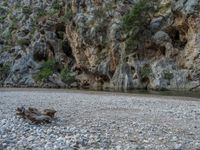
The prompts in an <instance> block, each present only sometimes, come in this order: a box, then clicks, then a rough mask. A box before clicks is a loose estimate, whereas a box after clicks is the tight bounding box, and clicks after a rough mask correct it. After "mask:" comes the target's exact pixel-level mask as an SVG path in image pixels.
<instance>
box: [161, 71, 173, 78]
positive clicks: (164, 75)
mask: <svg viewBox="0 0 200 150" xmlns="http://www.w3.org/2000/svg"><path fill="white" fill-rule="evenodd" d="M163 77H164V79H166V80H171V79H173V78H174V74H173V73H171V72H170V71H169V70H164V71H163Z"/></svg>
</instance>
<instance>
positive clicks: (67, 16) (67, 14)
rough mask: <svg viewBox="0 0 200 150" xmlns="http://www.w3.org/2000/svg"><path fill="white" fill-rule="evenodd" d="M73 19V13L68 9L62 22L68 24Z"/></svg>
mask: <svg viewBox="0 0 200 150" xmlns="http://www.w3.org/2000/svg"><path fill="white" fill-rule="evenodd" d="M72 18H73V12H72V10H71V9H67V10H66V12H65V15H64V16H62V17H61V21H63V22H64V23H68V22H69V21H71V20H72Z"/></svg>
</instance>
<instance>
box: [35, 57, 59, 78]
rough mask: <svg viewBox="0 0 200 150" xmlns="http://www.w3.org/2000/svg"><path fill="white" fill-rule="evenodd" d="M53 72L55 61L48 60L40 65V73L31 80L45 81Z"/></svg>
mask: <svg viewBox="0 0 200 150" xmlns="http://www.w3.org/2000/svg"><path fill="white" fill-rule="evenodd" d="M55 71H56V62H55V60H48V61H46V62H45V63H44V64H43V65H42V67H41V68H40V71H39V72H38V73H37V74H36V75H34V77H33V78H34V79H35V80H36V81H43V80H47V79H48V78H49V76H51V75H53V73H54V72H55Z"/></svg>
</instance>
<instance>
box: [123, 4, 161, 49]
mask: <svg viewBox="0 0 200 150" xmlns="http://www.w3.org/2000/svg"><path fill="white" fill-rule="evenodd" d="M155 4H157V5H158V2H157V0H152V1H148V2H147V0H139V1H137V2H136V4H135V5H134V7H133V8H132V9H131V10H130V11H129V12H128V13H127V14H126V15H125V16H124V17H123V18H122V29H123V31H124V33H125V34H126V35H127V40H126V50H129V51H130V50H133V49H135V48H136V44H137V43H138V42H141V41H143V42H144V41H145V38H146V37H145V36H143V35H142V33H143V32H144V31H145V30H147V29H148V25H149V24H150V20H151V16H152V15H153V14H154V13H155V12H156V9H157V5H155Z"/></svg>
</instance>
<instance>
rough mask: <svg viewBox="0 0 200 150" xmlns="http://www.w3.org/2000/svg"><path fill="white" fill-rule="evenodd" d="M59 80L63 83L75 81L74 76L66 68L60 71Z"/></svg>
mask: <svg viewBox="0 0 200 150" xmlns="http://www.w3.org/2000/svg"><path fill="white" fill-rule="evenodd" d="M60 75H61V80H62V81H63V82H65V83H68V84H70V83H73V82H74V81H75V78H74V76H73V75H72V72H71V71H70V70H69V69H68V68H64V69H63V70H62V71H61V74H60Z"/></svg>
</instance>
